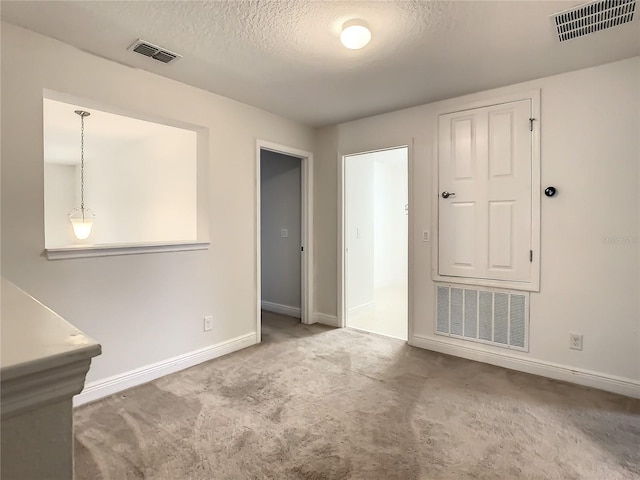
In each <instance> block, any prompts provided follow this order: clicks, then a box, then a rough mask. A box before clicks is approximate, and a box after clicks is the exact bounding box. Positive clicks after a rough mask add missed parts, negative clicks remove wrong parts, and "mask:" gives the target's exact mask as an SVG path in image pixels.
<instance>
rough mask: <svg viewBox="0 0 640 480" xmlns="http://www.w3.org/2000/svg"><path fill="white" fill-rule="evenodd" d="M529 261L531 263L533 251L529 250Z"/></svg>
mask: <svg viewBox="0 0 640 480" xmlns="http://www.w3.org/2000/svg"><path fill="white" fill-rule="evenodd" d="M529 261H530V262H533V250H529Z"/></svg>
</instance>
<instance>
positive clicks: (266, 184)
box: [260, 149, 302, 318]
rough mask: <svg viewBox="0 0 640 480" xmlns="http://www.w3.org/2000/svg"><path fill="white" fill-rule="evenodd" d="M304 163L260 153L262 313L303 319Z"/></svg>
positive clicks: (294, 158)
mask: <svg viewBox="0 0 640 480" xmlns="http://www.w3.org/2000/svg"><path fill="white" fill-rule="evenodd" d="M301 182H302V162H301V159H300V158H298V157H293V156H290V155H286V154H284V153H279V152H273V151H269V150H265V149H261V150H260V239H261V242H260V248H261V255H260V258H261V269H260V270H261V284H262V292H261V294H262V296H261V305H260V306H261V308H262V310H265V311H268V312H273V313H278V314H282V315H288V316H290V317H294V318H302V314H301V308H302V295H301V292H302V265H301V253H302V252H301V247H302V200H301V198H302V183H301Z"/></svg>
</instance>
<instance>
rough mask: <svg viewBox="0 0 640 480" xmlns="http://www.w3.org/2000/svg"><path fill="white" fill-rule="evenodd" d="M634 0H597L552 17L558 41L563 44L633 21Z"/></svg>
mask: <svg viewBox="0 0 640 480" xmlns="http://www.w3.org/2000/svg"><path fill="white" fill-rule="evenodd" d="M635 9H636V0H598V1H595V2H589V3H586V4H584V5H580V6H578V7H574V8H572V9H570V10H565V11H564V12H560V13H556V14H555V15H552V16H551V18H552V19H553V22H554V25H555V29H556V33H557V34H558V40H560V41H561V42H564V41H566V40H571V39H572V38H577V37H581V36H583V35H588V34H590V33H594V32H598V31H600V30H605V29H607V28H611V27H615V26H617V25H622V24H623V23H628V22H630V21H632V20H633V14H634V12H635Z"/></svg>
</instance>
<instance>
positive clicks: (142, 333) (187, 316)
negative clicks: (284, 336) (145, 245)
mask: <svg viewBox="0 0 640 480" xmlns="http://www.w3.org/2000/svg"><path fill="white" fill-rule="evenodd" d="M1 48H2V58H1V61H2V64H1V67H2V68H1V70H2V71H1V75H2V98H1V100H2V138H3V142H2V202H1V205H2V274H3V276H5V277H7V278H8V279H9V280H11V281H12V282H14V283H15V284H17V285H18V286H19V287H21V288H22V289H24V290H25V291H27V292H28V293H30V294H31V295H33V296H35V297H36V298H37V299H39V300H40V301H41V302H43V303H44V304H45V305H47V306H49V307H50V308H52V309H53V310H54V311H56V312H57V313H59V314H60V315H62V316H63V317H64V318H66V319H67V320H68V321H69V322H71V323H73V324H74V325H75V326H77V327H78V328H79V329H81V330H82V331H84V332H85V333H87V334H88V335H90V336H91V337H93V338H95V339H96V340H97V341H99V342H100V343H101V344H102V351H103V353H102V355H101V356H100V357H98V358H97V359H96V360H95V361H94V364H93V366H92V368H91V370H90V372H89V376H88V381H89V382H91V381H95V380H98V379H104V378H105V377H108V376H111V375H116V374H120V373H122V372H127V371H130V370H132V369H136V368H139V367H143V366H145V365H149V364H151V363H154V362H161V361H163V360H166V359H167V358H169V357H173V356H178V355H182V354H184V353H186V352H191V351H194V350H197V349H201V348H205V347H209V346H212V345H216V344H219V343H221V342H226V341H228V340H230V339H234V338H237V337H241V336H245V335H252V334H253V333H254V332H255V329H256V324H255V322H256V311H257V308H258V306H257V305H256V299H257V292H256V279H255V271H256V265H255V255H254V252H256V248H257V245H256V238H257V235H256V231H255V228H256V222H255V219H256V214H257V212H256V207H255V206H256V204H257V202H256V198H255V181H256V168H255V165H256V159H255V155H256V150H255V148H256V138H261V139H264V140H267V141H271V142H274V143H279V144H284V145H290V146H292V147H295V148H298V149H301V150H307V151H310V150H312V149H313V146H314V132H313V131H312V130H311V129H309V128H307V127H306V126H303V125H300V124H298V123H295V122H292V121H289V120H286V119H283V118H280V117H278V116H275V115H272V114H269V113H267V112H264V111H261V110H258V109H256V108H253V107H249V106H247V105H243V104H241V103H238V102H235V101H232V100H229V99H226V98H224V97H220V96H218V95H214V94H211V93H208V92H205V91H203V90H200V89H197V88H193V87H190V86H187V85H184V84H181V83H178V82H175V81H173V80H169V79H166V78H163V77H159V76H157V75H153V74H150V73H148V72H144V71H141V70H138V69H133V68H129V67H126V66H124V65H120V64H117V63H114V62H110V61H107V60H105V59H103V58H99V57H96V56H93V55H90V54H88V53H86V52H83V51H80V50H78V49H76V48H72V47H70V46H68V45H65V44H63V43H60V42H58V41H56V40H53V39H49V38H46V37H43V36H40V35H37V34H34V33H31V32H29V31H27V30H24V29H21V28H18V27H15V26H12V25H8V24H4V23H3V24H2V43H1ZM61 66H64V67H61ZM43 88H46V89H51V90H54V91H58V92H64V93H68V94H70V95H74V96H77V97H80V98H87V99H92V100H95V101H96V102H99V103H103V104H106V105H113V106H115V107H119V108H122V109H123V110H132V111H136V112H141V113H143V114H147V115H150V116H157V117H161V118H168V119H175V120H176V121H179V122H184V123H188V124H193V125H202V126H204V127H207V128H208V129H209V144H208V145H207V146H208V150H209V158H208V162H207V165H206V167H207V168H206V169H205V170H204V171H202V172H199V177H198V182H199V186H198V187H199V189H201V188H202V189H204V191H205V192H208V201H207V202H205V204H204V205H203V207H205V209H206V212H207V213H206V214H207V215H208V219H209V225H210V228H209V235H210V239H211V247H210V248H209V250H206V251H193V252H175V253H154V254H146V255H128V256H120V257H101V258H84V259H75V260H58V261H48V260H46V259H45V258H44V257H43V256H42V252H43V249H44V208H43V204H44V201H43V199H44V191H43V177H44V172H43V149H42V144H43V131H42V95H43ZM158 99H162V101H158ZM204 315H213V317H214V328H213V330H212V331H211V332H207V333H204V332H203V325H202V323H203V321H202V317H203V316H204Z"/></svg>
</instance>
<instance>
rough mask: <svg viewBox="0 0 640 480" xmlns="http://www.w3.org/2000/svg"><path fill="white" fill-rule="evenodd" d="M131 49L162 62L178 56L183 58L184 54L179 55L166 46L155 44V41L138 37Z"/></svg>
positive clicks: (172, 59)
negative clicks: (151, 41)
mask: <svg viewBox="0 0 640 480" xmlns="http://www.w3.org/2000/svg"><path fill="white" fill-rule="evenodd" d="M129 50H131V51H133V52H136V53H139V54H140V55H144V56H145V57H151V58H153V59H154V60H158V61H159V62H162V63H169V62H172V61H174V60H176V59H178V58H182V55H178V54H177V53H175V52H171V51H169V50H167V49H166V48H162V47H159V46H158V45H154V44H153V43H149V42H145V41H144V40H141V39H138V40H136V41H135V42H134V43H133V45H131V46H130V47H129Z"/></svg>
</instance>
